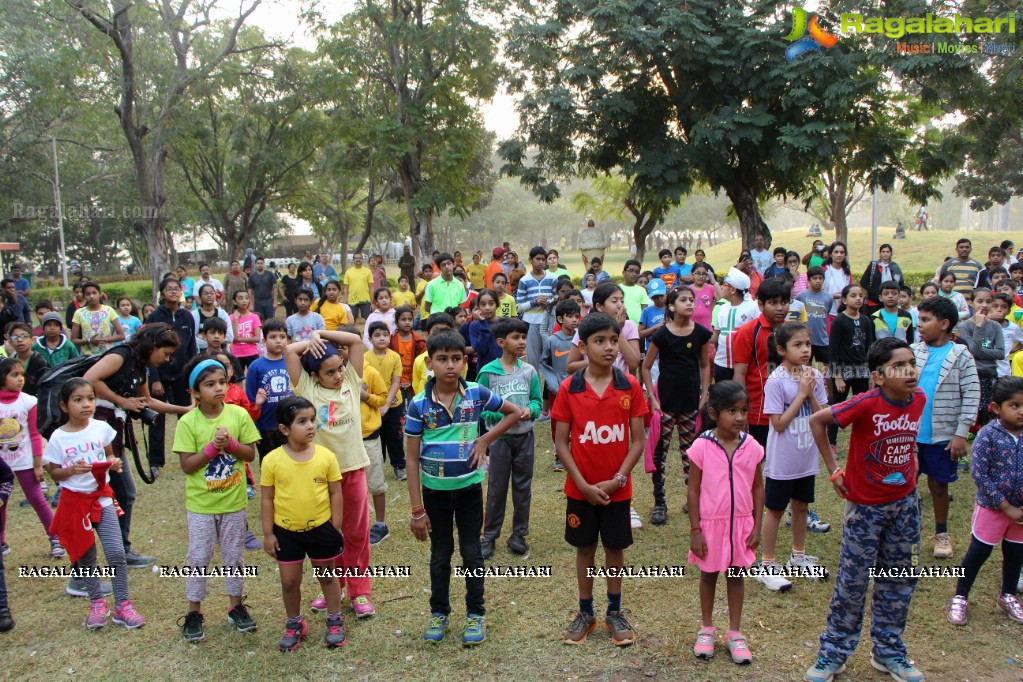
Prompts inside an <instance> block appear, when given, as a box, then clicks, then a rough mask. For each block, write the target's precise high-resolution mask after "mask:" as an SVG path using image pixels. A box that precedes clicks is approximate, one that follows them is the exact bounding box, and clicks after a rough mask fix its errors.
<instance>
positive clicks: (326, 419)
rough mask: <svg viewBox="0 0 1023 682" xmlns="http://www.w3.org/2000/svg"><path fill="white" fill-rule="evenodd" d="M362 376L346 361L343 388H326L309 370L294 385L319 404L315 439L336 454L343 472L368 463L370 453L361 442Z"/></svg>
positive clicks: (360, 467) (316, 406) (362, 466)
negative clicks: (360, 395)
mask: <svg viewBox="0 0 1023 682" xmlns="http://www.w3.org/2000/svg"><path fill="white" fill-rule="evenodd" d="M361 388H362V379H361V378H360V377H359V375H358V374H356V373H355V369H353V368H352V366H351V365H346V366H345V370H344V379H343V381H342V383H341V387H340V388H324V387H323V386H321V385H320V384H319V382H317V381H316V379H314V378H313V377H312V376H311V375H310V374H309V373H308V372H302V377H301V378H300V379H299V381H298V386H295V395H300V396H302V397H303V398H305V399H306V400H308V401H309V402H311V403H312V404H313V407H315V408H316V443H318V444H319V445H322V446H323V447H325V448H327V449H328V450H330V451H332V452H333V453H334V455H336V456H337V463H338V465H339V466H340V467H341V473H342V474H344V473H347V472H349V471H355V470H356V469H364V468H365V467H368V466H369V455H368V454H366V446H364V445H363V444H362V417H361V416H360V414H359V403H360V402H362V401H361V400H360V399H359V393H360V389H361Z"/></svg>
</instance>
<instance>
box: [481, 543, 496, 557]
mask: <svg viewBox="0 0 1023 682" xmlns="http://www.w3.org/2000/svg"><path fill="white" fill-rule="evenodd" d="M480 551H481V552H482V553H483V560H484V561H486V560H487V559H489V558H490V557H492V556H494V541H493V540H487V539H486V538H483V539H482V540H480Z"/></svg>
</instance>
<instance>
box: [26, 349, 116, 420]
mask: <svg viewBox="0 0 1023 682" xmlns="http://www.w3.org/2000/svg"><path fill="white" fill-rule="evenodd" d="M101 357H103V355H102V354H101V353H97V354H95V355H80V356H78V357H77V358H73V359H71V360H68V361H67V362H65V363H62V364H60V365H57V366H56V367H52V368H50V369H48V370H47V371H46V372H44V373H43V375H42V376H41V377H39V383H38V384H37V385H36V399H37V400H38V401H39V403H38V405H37V406H36V427H37V428H38V429H39V433H40V434H41V435H42V437H43V438H47V439H48V438H49V437H50V436H52V435H53V432H54V431H56V430H57V427H58V426H60V422H61V420H62V414H61V411H60V388H61V386H63V385H64V382H66V381H67V380H68V379H75V378H81V377H84V376H85V373H86V372H88V371H89V369H90V368H91V367H92V366H93V365H95V364H96V362H97V361H98V360H99V359H100V358H101Z"/></svg>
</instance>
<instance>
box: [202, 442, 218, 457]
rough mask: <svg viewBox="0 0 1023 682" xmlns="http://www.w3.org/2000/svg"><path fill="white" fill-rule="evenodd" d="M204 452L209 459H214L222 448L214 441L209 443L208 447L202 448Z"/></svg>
mask: <svg viewBox="0 0 1023 682" xmlns="http://www.w3.org/2000/svg"><path fill="white" fill-rule="evenodd" d="M202 454H204V455H206V458H207V459H213V458H214V457H216V456H217V455H219V454H220V448H218V447H217V446H216V445H214V444H213V443H207V444H206V447H204V448H203V449H202Z"/></svg>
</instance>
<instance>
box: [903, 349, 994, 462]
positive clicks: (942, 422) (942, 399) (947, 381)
mask: <svg viewBox="0 0 1023 682" xmlns="http://www.w3.org/2000/svg"><path fill="white" fill-rule="evenodd" d="M930 352H931V350H930V348H929V347H928V345H927V344H926V343H924V342H923V341H920V342H918V343H914V344H913V355H915V356H916V366H917V368H919V369H923V367H924V365H926V364H927V356H928V355H930ZM927 400H929V401H931V402H932V403H933V405H934V407H933V410H932V414H931V423H932V431H931V433H932V434H933V437H934V442H935V443H943V442H945V441H949V440H952V437H953V436H962V437H963V438H966V437H967V436H969V435H970V427H972V426H973V425H974V423H976V421H977V409H978V407H979V406H980V379H979V378H978V377H977V366H976V364H975V363H974V361H973V356H972V355H970V351H969V349H967V347H966V346H964V345H962V344H959V343H956V344H953V345H952V350H950V351H949V352H948V355H946V356H945V362H943V363H942V365H941V372H940V373H939V374H938V388H937V390H935V392H934V395H929V396H927Z"/></svg>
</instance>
